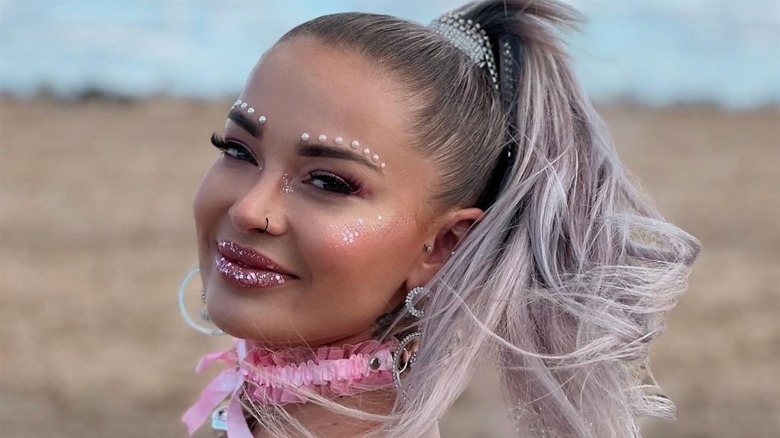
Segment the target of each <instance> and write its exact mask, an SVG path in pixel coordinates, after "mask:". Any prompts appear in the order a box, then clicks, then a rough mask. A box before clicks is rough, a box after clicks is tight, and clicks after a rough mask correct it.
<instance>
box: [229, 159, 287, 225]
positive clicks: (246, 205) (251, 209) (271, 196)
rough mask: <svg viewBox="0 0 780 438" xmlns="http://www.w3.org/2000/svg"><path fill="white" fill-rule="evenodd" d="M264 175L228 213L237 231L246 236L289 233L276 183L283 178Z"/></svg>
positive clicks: (238, 199)
mask: <svg viewBox="0 0 780 438" xmlns="http://www.w3.org/2000/svg"><path fill="white" fill-rule="evenodd" d="M269 176H270V175H267V174H266V175H263V176H262V177H260V178H258V180H257V181H256V182H255V184H254V185H252V186H251V187H249V189H248V190H247V191H246V192H245V193H244V195H243V196H241V197H239V198H237V199H236V201H235V202H234V203H233V205H232V206H231V207H230V209H229V211H228V215H229V216H230V220H231V222H232V223H233V226H234V227H235V228H236V230H238V231H240V232H242V233H246V234H258V233H260V234H271V235H280V234H284V233H285V232H286V231H287V225H286V224H287V219H286V216H285V214H284V209H283V205H282V200H281V199H280V197H279V194H280V192H281V190H279V187H277V186H278V184H276V182H278V181H280V180H281V178H273V179H272V178H270V177H269Z"/></svg>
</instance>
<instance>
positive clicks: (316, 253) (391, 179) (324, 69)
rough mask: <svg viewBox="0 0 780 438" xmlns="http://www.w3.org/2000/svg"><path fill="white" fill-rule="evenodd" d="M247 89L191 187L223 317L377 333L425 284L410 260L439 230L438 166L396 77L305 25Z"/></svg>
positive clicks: (210, 287)
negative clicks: (310, 33) (416, 278)
mask: <svg viewBox="0 0 780 438" xmlns="http://www.w3.org/2000/svg"><path fill="white" fill-rule="evenodd" d="M239 100H240V101H242V102H246V103H247V105H246V107H245V108H241V105H239V106H237V107H234V108H233V109H232V110H231V112H230V115H229V116H228V121H227V122H226V125H225V134H224V139H225V143H224V145H223V146H222V147H223V149H224V150H225V153H223V154H222V155H221V156H220V157H219V158H217V160H216V162H215V163H214V165H213V166H212V167H211V169H210V170H209V171H208V173H207V174H206V176H205V177H204V179H203V182H202V183H201V185H200V187H199V189H198V191H197V194H196V196H195V200H194V213H195V222H196V227H197V236H198V246H199V257H200V267H201V275H202V277H203V281H204V286H205V288H206V292H207V297H208V298H207V301H208V309H209V313H210V315H211V317H212V320H213V321H214V322H215V323H216V324H217V325H218V326H219V327H220V328H222V329H223V330H225V331H226V332H227V333H230V334H231V335H233V336H236V337H239V338H244V339H250V340H254V341H257V342H259V343H262V344H264V345H267V346H284V345H295V344H308V345H310V346H317V345H322V344H326V343H338V342H353V343H354V342H359V341H362V340H365V339H368V338H370V336H371V332H372V329H373V324H374V321H375V320H376V318H377V317H379V316H380V315H382V314H384V313H386V312H389V311H391V310H392V309H393V308H395V307H396V306H397V305H398V304H399V302H400V301H401V299H402V297H403V295H404V294H405V293H406V291H407V290H409V289H410V288H411V287H413V286H418V284H411V285H410V284H408V283H409V272H410V271H411V270H413V269H414V267H415V266H418V265H419V264H420V263H421V260H423V257H424V256H425V252H424V250H423V245H424V244H426V243H429V242H432V240H433V238H434V237H435V233H434V232H433V231H432V223H433V222H432V221H431V220H430V219H426V218H429V217H430V216H431V212H430V211H428V210H429V208H428V207H426V205H427V200H428V199H429V198H430V194H431V188H432V182H433V181H434V178H435V176H434V174H435V172H434V170H435V169H434V166H433V164H432V163H431V162H430V161H429V160H427V159H425V158H423V157H422V156H421V155H420V154H419V153H417V152H415V151H414V150H412V148H411V147H410V144H411V141H412V139H411V138H410V136H409V127H410V126H411V121H410V120H409V113H410V111H409V108H408V104H407V105H405V104H404V101H403V95H402V93H401V91H400V90H399V89H398V88H397V82H396V81H395V79H392V78H390V77H389V76H388V75H387V74H383V72H382V71H381V70H379V68H378V67H377V66H375V65H371V64H370V63H369V62H368V61H366V60H365V59H363V58H361V57H359V56H356V55H353V54H349V53H346V52H345V51H343V50H338V49H333V48H329V47H327V46H325V45H322V44H321V43H319V42H316V41H314V40H312V39H307V38H297V39H293V40H290V41H286V42H284V43H282V44H280V45H278V46H277V47H276V48H274V49H273V50H272V51H271V52H269V53H268V54H267V55H266V56H265V57H264V59H263V60H262V61H261V62H260V64H258V65H257V67H255V69H254V70H253V71H252V73H251V75H250V77H249V80H248V82H247V85H246V88H245V89H244V90H243V92H242V93H241V96H240V97H239ZM250 108H253V109H254V111H250ZM261 115H264V116H265V122H264V123H262V124H261V123H260V121H259V119H260V116H261ZM304 134H308V140H306V141H304V140H303V138H305V137H306V135H304ZM323 136H324V137H323ZM302 137H303V138H302ZM354 141H356V142H357V143H353V142H354ZM218 143H219V141H218ZM358 143H359V145H358ZM266 227H267V229H266ZM263 229H266V231H265V232H264V233H262V232H261V231H260V230H263Z"/></svg>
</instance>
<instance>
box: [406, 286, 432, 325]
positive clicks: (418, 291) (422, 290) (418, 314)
mask: <svg viewBox="0 0 780 438" xmlns="http://www.w3.org/2000/svg"><path fill="white" fill-rule="evenodd" d="M430 293H431V291H429V290H428V288H426V287H425V286H417V287H416V288H414V289H412V290H410V291H409V293H408V294H406V301H404V305H405V306H406V310H407V311H408V312H409V313H410V314H411V315H412V316H414V317H415V318H423V317H425V311H424V310H420V309H417V308H416V307H414V299H415V298H416V297H417V295H422V296H423V297H427V296H428V295H429V294H430Z"/></svg>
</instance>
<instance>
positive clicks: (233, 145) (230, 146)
mask: <svg viewBox="0 0 780 438" xmlns="http://www.w3.org/2000/svg"><path fill="white" fill-rule="evenodd" d="M211 144H213V145H214V147H215V148H217V149H219V150H221V151H222V152H223V153H224V154H225V155H226V156H228V157H231V158H233V159H235V160H240V161H246V162H248V163H252V164H254V165H257V160H255V157H253V156H252V153H251V152H249V149H248V148H247V147H246V146H244V145H242V144H241V143H238V142H235V141H232V140H225V139H224V138H222V137H220V136H219V135H217V134H216V133H214V134H211Z"/></svg>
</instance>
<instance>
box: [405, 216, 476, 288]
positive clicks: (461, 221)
mask: <svg viewBox="0 0 780 438" xmlns="http://www.w3.org/2000/svg"><path fill="white" fill-rule="evenodd" d="M483 214H484V211H482V210H481V209H479V208H464V209H459V210H454V211H451V212H449V213H447V214H445V215H444V217H443V218H442V219H441V220H438V221H436V222H435V223H434V225H433V229H432V230H431V234H432V240H433V242H432V243H426V244H424V245H427V246H424V247H423V248H424V249H423V251H424V253H423V254H422V255H421V260H420V263H419V264H418V265H417V267H416V268H414V269H413V270H412V271H411V272H410V273H409V277H408V279H407V288H408V290H411V289H412V288H414V287H417V286H424V285H426V284H428V282H429V281H430V280H431V279H432V278H433V277H434V276H435V275H436V273H438V272H439V270H440V269H441V268H442V266H444V263H445V262H446V261H447V259H448V258H449V257H450V255H451V254H452V251H454V250H455V247H456V246H457V245H458V244H459V243H460V242H461V241H462V240H463V238H465V237H466V235H468V232H469V230H471V228H473V226H474V224H476V222H477V221H478V220H479V219H480V218H481V217H482V215H483ZM428 247H430V250H428Z"/></svg>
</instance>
